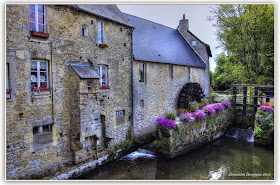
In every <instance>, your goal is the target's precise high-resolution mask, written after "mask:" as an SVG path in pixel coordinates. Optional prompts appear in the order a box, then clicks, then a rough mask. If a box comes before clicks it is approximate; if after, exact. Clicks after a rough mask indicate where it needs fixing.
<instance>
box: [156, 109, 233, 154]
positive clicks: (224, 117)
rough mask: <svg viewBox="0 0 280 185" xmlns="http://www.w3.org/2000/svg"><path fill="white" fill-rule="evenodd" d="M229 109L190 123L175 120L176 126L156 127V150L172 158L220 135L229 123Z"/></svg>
mask: <svg viewBox="0 0 280 185" xmlns="http://www.w3.org/2000/svg"><path fill="white" fill-rule="evenodd" d="M228 118H229V110H228V109H225V110H223V111H219V112H216V114H215V115H213V116H210V115H207V116H206V117H205V118H204V119H202V120H193V121H191V122H190V123H183V122H180V121H177V127H171V128H170V127H169V128H162V127H157V137H156V141H155V144H156V146H157V147H158V152H159V153H160V154H161V155H162V156H164V157H167V158H174V157H176V156H178V155H181V154H183V153H185V152H188V151H191V150H193V149H195V148H198V147H199V146H201V145H203V144H205V143H208V142H210V141H212V140H214V139H217V138H219V137H220V136H222V135H223V134H224V133H225V131H226V129H227V127H228V125H229V123H228Z"/></svg>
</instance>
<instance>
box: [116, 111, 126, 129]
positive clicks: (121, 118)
mask: <svg viewBox="0 0 280 185" xmlns="http://www.w3.org/2000/svg"><path fill="white" fill-rule="evenodd" d="M116 123H117V125H121V124H124V123H125V111H124V110H121V111H117V112H116Z"/></svg>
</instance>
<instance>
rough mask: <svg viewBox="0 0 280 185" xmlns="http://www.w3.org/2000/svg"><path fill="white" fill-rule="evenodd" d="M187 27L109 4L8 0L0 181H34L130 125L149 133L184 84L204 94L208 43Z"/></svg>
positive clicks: (97, 152) (90, 153) (100, 148)
mask: <svg viewBox="0 0 280 185" xmlns="http://www.w3.org/2000/svg"><path fill="white" fill-rule="evenodd" d="M186 26H187V25H186V20H185V19H184V20H181V21H180V25H179V27H178V29H172V28H168V27H166V26H163V25H160V24H157V23H153V22H151V21H147V20H144V19H141V18H138V17H135V16H131V15H127V14H123V13H121V12H120V10H119V9H118V8H117V6H115V5H38V4H37V5H27V4H7V5H6V30H7V32H6V88H7V94H6V178H7V179H34V178H43V177H45V176H46V175H51V174H54V173H55V172H57V171H60V170H61V169H63V168H64V167H67V166H69V165H73V164H77V163H82V162H87V161H92V160H95V159H97V158H99V157H102V156H105V155H108V153H109V152H110V150H111V149H113V148H114V147H115V146H116V145H120V144H122V143H124V142H125V141H126V139H127V136H128V133H129V132H131V129H133V131H134V132H133V133H134V135H135V137H136V138H137V137H138V138H139V137H141V136H145V135H147V134H150V133H152V132H153V131H154V128H155V119H156V118H158V117H161V116H163V115H164V114H165V113H166V112H167V111H169V110H170V111H171V110H173V111H174V110H175V109H176V108H178V100H179V99H180V92H182V89H184V87H185V85H186V84H188V83H199V84H201V86H202V88H203V90H204V92H205V95H206V96H209V94H210V93H209V83H210V80H209V60H208V57H209V56H211V52H210V48H209V46H208V45H206V44H205V43H203V42H202V41H200V40H199V39H197V38H196V37H195V36H194V35H193V34H192V33H191V32H190V31H189V30H188V29H186V28H187V27H188V26H187V27H186ZM145 31H146V32H145ZM194 41H196V44H194ZM190 43H192V44H190Z"/></svg>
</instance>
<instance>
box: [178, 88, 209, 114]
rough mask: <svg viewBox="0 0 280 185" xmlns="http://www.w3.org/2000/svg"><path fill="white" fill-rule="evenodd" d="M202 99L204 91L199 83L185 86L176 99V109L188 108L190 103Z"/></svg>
mask: <svg viewBox="0 0 280 185" xmlns="http://www.w3.org/2000/svg"><path fill="white" fill-rule="evenodd" d="M202 98H204V91H203V89H202V87H201V85H200V84H199V83H187V84H185V85H184V86H183V87H182V89H181V91H180V93H179V97H178V104H177V108H184V109H186V108H188V107H189V103H190V102H192V101H197V102H200V101H201V99H202Z"/></svg>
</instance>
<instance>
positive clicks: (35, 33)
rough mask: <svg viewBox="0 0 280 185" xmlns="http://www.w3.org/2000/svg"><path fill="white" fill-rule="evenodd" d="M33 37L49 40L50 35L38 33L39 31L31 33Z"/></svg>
mask: <svg viewBox="0 0 280 185" xmlns="http://www.w3.org/2000/svg"><path fill="white" fill-rule="evenodd" d="M31 35H32V36H36V37H43V38H49V34H48V33H42V32H37V31H31Z"/></svg>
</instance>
